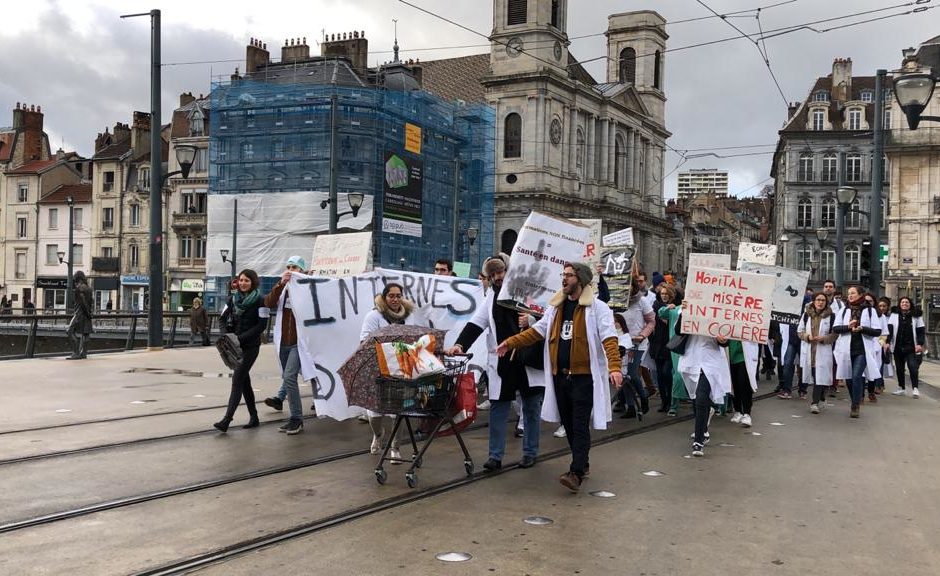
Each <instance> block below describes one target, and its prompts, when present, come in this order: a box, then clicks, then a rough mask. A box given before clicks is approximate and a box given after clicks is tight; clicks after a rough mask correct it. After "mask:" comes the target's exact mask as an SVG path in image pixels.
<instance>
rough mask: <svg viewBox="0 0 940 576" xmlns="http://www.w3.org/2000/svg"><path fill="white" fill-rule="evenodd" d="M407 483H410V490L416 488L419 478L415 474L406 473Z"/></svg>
mask: <svg viewBox="0 0 940 576" xmlns="http://www.w3.org/2000/svg"><path fill="white" fill-rule="evenodd" d="M405 482H407V483H408V487H409V488H414V487H415V486H417V485H418V476H417V475H416V474H415V473H414V472H406V473H405Z"/></svg>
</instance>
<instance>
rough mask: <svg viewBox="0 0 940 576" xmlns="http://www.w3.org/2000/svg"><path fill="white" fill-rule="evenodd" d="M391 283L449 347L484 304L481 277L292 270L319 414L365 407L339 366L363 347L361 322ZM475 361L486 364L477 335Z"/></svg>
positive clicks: (304, 361)
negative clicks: (353, 397) (356, 402)
mask: <svg viewBox="0 0 940 576" xmlns="http://www.w3.org/2000/svg"><path fill="white" fill-rule="evenodd" d="M389 282H396V283H399V284H401V285H402V286H403V287H404V292H405V297H406V298H407V299H409V300H411V301H412V302H414V304H415V311H414V313H413V314H412V316H411V323H413V324H417V325H421V326H430V327H433V328H437V329H439V330H447V336H446V338H445V340H444V345H445V346H450V345H451V344H453V342H454V341H455V340H456V339H457V336H459V334H460V330H462V329H463V326H464V324H466V323H467V321H468V320H470V318H471V317H472V316H473V313H474V312H475V311H476V309H477V307H479V306H481V305H482V304H483V286H482V285H481V284H480V282H479V281H477V280H469V279H466V278H455V277H453V276H435V275H432V274H418V273H411V272H401V271H397V270H385V269H381V268H378V269H376V270H374V271H373V272H368V273H365V274H360V275H357V276H349V277H346V278H316V277H313V276H304V275H302V274H293V275H292V276H291V281H290V285H289V289H290V299H291V306H292V308H293V313H294V318H295V319H296V321H297V331H298V334H297V340H298V342H297V343H298V350H299V352H300V363H301V371H302V373H303V377H304V380H311V379H313V378H316V379H317V381H318V386H317V389H315V390H314V404H316V409H317V414H318V415H320V416H329V417H331V418H335V419H337V420H343V419H346V418H351V417H354V416H357V415H359V414H361V413H362V409H361V408H359V407H355V406H349V405H348V404H347V402H346V390H345V389H344V388H343V382H342V379H341V378H340V376H339V374H338V373H337V370H339V368H340V367H341V366H342V365H343V362H345V360H346V359H347V358H349V356H351V355H352V353H353V352H355V351H356V349H357V348H358V347H359V333H360V331H361V329H362V322H363V320H364V319H365V317H366V314H368V313H369V312H370V311H371V310H372V309H373V308H374V307H375V306H374V301H375V296H376V295H378V294H381V293H382V289H383V288H384V287H385V285H386V284H387V283H389ZM469 352H471V353H472V354H473V355H474V357H473V361H472V363H473V364H474V365H476V366H486V338H482V337H481V338H478V339H477V342H476V345H475V346H474V347H473V348H472V349H471V350H470V351H469Z"/></svg>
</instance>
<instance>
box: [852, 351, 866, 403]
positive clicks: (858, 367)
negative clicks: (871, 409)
mask: <svg viewBox="0 0 940 576" xmlns="http://www.w3.org/2000/svg"><path fill="white" fill-rule="evenodd" d="M867 366H868V359H867V358H866V357H865V355H864V354H859V355H858V356H852V380H851V381H850V382H849V383H848V388H849V397H850V398H851V400H852V406H858V405H860V404H861V403H862V398H863V396H864V394H865V368H866V367H867Z"/></svg>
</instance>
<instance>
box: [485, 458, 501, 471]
mask: <svg viewBox="0 0 940 576" xmlns="http://www.w3.org/2000/svg"><path fill="white" fill-rule="evenodd" d="M502 467H503V463H502V462H501V461H499V460H496V459H494V458H490V459H489V460H487V461H486V462H484V463H483V469H484V470H486V471H487V472H495V471H497V470H499V469H500V468H502Z"/></svg>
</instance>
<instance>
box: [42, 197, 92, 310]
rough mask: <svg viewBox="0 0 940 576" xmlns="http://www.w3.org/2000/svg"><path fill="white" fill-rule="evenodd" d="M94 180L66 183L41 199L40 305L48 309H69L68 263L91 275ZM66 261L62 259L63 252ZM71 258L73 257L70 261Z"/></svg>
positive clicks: (76, 269)
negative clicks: (70, 248) (66, 305)
mask: <svg viewBox="0 0 940 576" xmlns="http://www.w3.org/2000/svg"><path fill="white" fill-rule="evenodd" d="M91 192H92V186H91V184H90V183H82V184H62V185H60V186H58V187H56V188H55V189H54V190H52V191H51V192H49V193H48V194H45V195H44V196H43V197H42V198H40V199H39V204H38V206H39V214H38V216H39V223H38V230H37V232H36V242H37V250H36V301H35V302H34V303H35V304H36V307H37V308H42V309H44V310H59V311H64V310H65V304H66V291H67V288H68V263H69V262H70V261H71V264H72V272H73V273H74V272H78V271H81V272H84V273H85V275H86V276H88V277H90V276H91V222H90V219H91V217H92V209H91ZM69 201H71V203H72V204H71V208H72V222H71V227H72V253H71V254H69V248H68V247H69V206H70V205H69ZM60 253H61V254H62V256H63V258H62V260H59V254H60ZM70 258H71V260H70Z"/></svg>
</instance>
